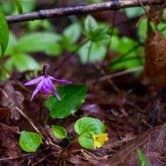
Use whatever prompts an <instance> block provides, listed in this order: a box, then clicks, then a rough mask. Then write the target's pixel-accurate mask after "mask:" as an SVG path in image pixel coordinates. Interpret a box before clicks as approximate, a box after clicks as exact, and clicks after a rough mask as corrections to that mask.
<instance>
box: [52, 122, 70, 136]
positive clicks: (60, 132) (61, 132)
mask: <svg viewBox="0 0 166 166" xmlns="http://www.w3.org/2000/svg"><path fill="white" fill-rule="evenodd" d="M51 128H52V130H53V132H54V135H55V136H56V137H57V138H59V139H63V138H66V137H67V131H66V129H65V128H64V127H62V126H57V125H52V126H51Z"/></svg>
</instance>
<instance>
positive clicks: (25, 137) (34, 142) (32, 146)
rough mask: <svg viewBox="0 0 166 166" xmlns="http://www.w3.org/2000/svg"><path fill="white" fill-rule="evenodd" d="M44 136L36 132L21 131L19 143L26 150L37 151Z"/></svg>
mask: <svg viewBox="0 0 166 166" xmlns="http://www.w3.org/2000/svg"><path fill="white" fill-rule="evenodd" d="M41 142H42V138H41V136H40V135H39V134H37V133H35V132H28V131H21V134H20V138H19V145H20V147H21V148H22V150H24V151H25V152H36V151H37V149H38V147H39V146H40V144H41Z"/></svg>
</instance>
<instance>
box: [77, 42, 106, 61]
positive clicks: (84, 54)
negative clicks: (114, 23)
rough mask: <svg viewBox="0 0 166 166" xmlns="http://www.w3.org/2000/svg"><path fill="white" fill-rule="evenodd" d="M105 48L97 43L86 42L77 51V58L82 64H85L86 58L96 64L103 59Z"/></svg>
mask: <svg viewBox="0 0 166 166" xmlns="http://www.w3.org/2000/svg"><path fill="white" fill-rule="evenodd" d="M106 51H107V48H106V46H104V45H103V44H100V43H99V42H98V43H96V42H93V43H92V45H91V42H90V41H88V42H86V43H85V44H84V45H83V46H82V47H81V48H80V50H79V56H80V58H81V62H82V63H87V61H88V58H89V62H97V61H101V60H103V59H104V57H105V55H106Z"/></svg>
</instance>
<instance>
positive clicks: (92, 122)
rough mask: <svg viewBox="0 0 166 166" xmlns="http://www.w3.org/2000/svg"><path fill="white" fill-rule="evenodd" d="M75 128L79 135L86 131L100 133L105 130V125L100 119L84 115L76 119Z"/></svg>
mask: <svg viewBox="0 0 166 166" xmlns="http://www.w3.org/2000/svg"><path fill="white" fill-rule="evenodd" d="M74 130H75V132H76V133H77V134H79V135H82V134H83V133H86V132H91V133H93V134H100V133H104V132H105V125H104V124H103V123H102V122H101V121H100V120H99V119H96V118H92V117H83V118H80V119H79V120H77V121H76V123H75V124H74Z"/></svg>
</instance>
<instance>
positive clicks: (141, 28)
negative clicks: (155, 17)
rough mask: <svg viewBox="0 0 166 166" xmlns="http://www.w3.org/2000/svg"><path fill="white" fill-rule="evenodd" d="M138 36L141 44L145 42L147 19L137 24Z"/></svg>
mask: <svg viewBox="0 0 166 166" xmlns="http://www.w3.org/2000/svg"><path fill="white" fill-rule="evenodd" d="M138 35H139V38H140V41H141V42H145V40H146V37H147V19H141V20H140V21H139V22H138Z"/></svg>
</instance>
